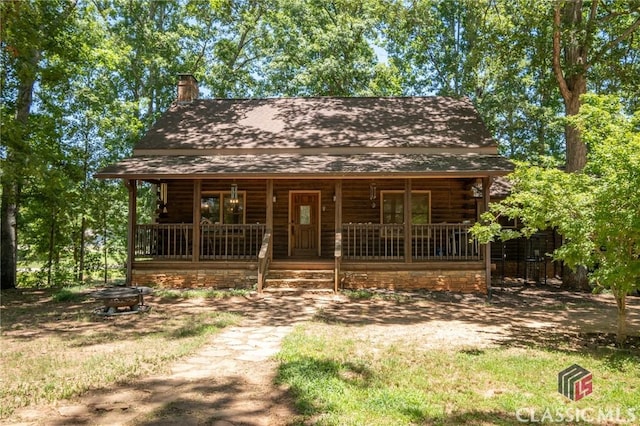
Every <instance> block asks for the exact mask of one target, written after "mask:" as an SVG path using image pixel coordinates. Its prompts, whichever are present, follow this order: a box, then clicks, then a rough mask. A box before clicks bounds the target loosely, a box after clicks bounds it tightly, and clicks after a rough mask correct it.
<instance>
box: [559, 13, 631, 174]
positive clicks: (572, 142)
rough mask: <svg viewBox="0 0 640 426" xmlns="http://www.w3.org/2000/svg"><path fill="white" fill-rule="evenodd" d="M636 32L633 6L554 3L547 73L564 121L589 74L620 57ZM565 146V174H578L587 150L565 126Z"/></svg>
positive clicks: (570, 126) (576, 107)
mask: <svg viewBox="0 0 640 426" xmlns="http://www.w3.org/2000/svg"><path fill="white" fill-rule="evenodd" d="M638 28H640V3H638V2H628V3H627V2H614V1H610V2H606V1H600V0H593V1H591V2H590V4H585V3H583V1H582V0H556V1H555V5H554V9H553V71H554V74H555V77H556V80H557V82H558V87H559V89H560V94H561V95H562V99H563V100H564V105H565V114H566V115H567V116H572V115H576V114H578V113H579V112H580V99H581V96H582V95H584V94H585V93H586V92H587V86H588V85H587V83H588V78H589V74H590V69H591V68H592V67H593V66H594V65H596V64H598V63H599V62H601V61H606V60H611V59H612V58H614V57H619V56H620V54H621V52H625V51H626V50H627V49H628V47H629V44H628V40H629V39H630V38H631V36H632V35H633V34H635V33H637V32H638ZM624 42H627V44H626V45H625V43H624ZM622 54H624V53H622ZM565 140H566V160H567V161H566V165H567V171H568V172H574V171H578V170H582V168H583V167H584V165H585V163H586V161H587V148H586V145H585V143H584V141H583V140H582V138H581V137H580V131H579V129H578V128H577V127H576V126H575V125H574V124H573V122H572V121H571V120H569V121H567V123H566V126H565Z"/></svg>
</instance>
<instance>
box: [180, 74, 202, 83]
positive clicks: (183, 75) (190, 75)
mask: <svg viewBox="0 0 640 426" xmlns="http://www.w3.org/2000/svg"><path fill="white" fill-rule="evenodd" d="M178 77H180V80H186V78H184V79H183V77H191V78H192V79H194V80H195V81H196V83H197V82H198V79H197V78H195V76H194V75H193V74H191V73H190V72H179V73H178Z"/></svg>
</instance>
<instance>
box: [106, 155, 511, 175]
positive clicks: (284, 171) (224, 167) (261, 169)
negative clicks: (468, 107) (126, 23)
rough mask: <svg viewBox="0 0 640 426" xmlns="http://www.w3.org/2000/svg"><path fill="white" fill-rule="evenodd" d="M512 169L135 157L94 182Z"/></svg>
mask: <svg viewBox="0 0 640 426" xmlns="http://www.w3.org/2000/svg"><path fill="white" fill-rule="evenodd" d="M512 170H513V164H512V163H511V162H510V161H509V160H507V159H506V158H504V157H501V156H499V155H491V154H479V153H469V154H455V155H454V154H410V155H407V154H383V153H369V154H352V155H299V154H273V155H267V154H264V155H218V156H186V155H182V156H169V155H166V156H165V155H157V156H137V157H132V158H127V159H124V160H122V161H120V162H118V163H116V164H113V165H111V166H108V167H106V168H105V169H103V170H101V171H100V172H99V173H98V174H97V175H96V177H98V178H131V179H159V178H175V179H191V178H208V177H216V178H220V177H225V176H228V177H234V178H237V177H247V178H257V177H265V178H285V177H296V178H304V177H307V178H313V177H354V178H355V177H380V176H389V175H392V176H393V175H398V176H430V175H451V176H452V177H453V176H456V175H460V176H486V175H505V174H507V173H509V172H511V171H512Z"/></svg>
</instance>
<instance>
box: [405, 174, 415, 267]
mask: <svg viewBox="0 0 640 426" xmlns="http://www.w3.org/2000/svg"><path fill="white" fill-rule="evenodd" d="M411 198H412V197H411V179H405V180H404V206H405V209H404V261H405V263H411V262H412V260H413V256H412V255H411V211H412V210H413V208H412V206H411Z"/></svg>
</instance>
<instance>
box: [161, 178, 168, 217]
mask: <svg viewBox="0 0 640 426" xmlns="http://www.w3.org/2000/svg"><path fill="white" fill-rule="evenodd" d="M167 193H168V188H167V184H166V183H164V182H163V183H161V184H160V209H161V210H162V213H166V212H167Z"/></svg>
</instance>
